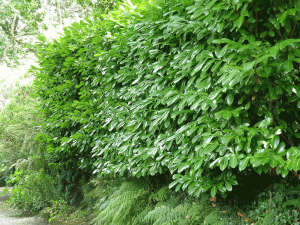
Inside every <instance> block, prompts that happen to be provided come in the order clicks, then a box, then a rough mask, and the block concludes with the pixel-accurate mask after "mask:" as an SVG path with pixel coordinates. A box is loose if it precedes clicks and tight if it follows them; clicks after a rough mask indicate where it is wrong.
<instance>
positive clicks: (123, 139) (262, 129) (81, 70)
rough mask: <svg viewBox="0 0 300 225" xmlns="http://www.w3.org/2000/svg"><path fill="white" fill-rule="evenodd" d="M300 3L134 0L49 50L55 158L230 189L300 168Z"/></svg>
mask: <svg viewBox="0 0 300 225" xmlns="http://www.w3.org/2000/svg"><path fill="white" fill-rule="evenodd" d="M299 4H300V2H299V1H275V3H274V2H273V1H251V0H240V1H233V0H232V1H231V0H226V1H219V0H213V1H211V0H209V1H208V0H195V1H189V0H178V1H173V0H172V1H171V0H165V1H157V2H155V3H153V2H151V1H149V2H143V3H142V4H140V5H139V6H138V7H135V6H134V5H133V4H131V2H130V1H127V2H126V3H125V4H124V5H123V6H122V7H120V8H119V10H117V11H115V12H112V13H110V14H108V15H103V16H99V17H94V18H92V19H86V21H81V22H80V23H74V24H73V25H72V26H71V27H68V28H65V35H64V36H63V37H61V38H60V39H59V40H55V41H54V42H53V43H52V44H48V46H47V47H46V48H41V49H40V57H39V60H40V70H39V73H38V74H37V78H36V80H35V86H36V92H37V94H38V95H39V97H40V98H41V100H42V107H41V110H42V112H43V114H44V115H45V117H46V118H47V121H46V122H45V123H44V124H43V128H44V129H45V131H46V132H47V135H40V139H41V140H44V141H47V143H48V147H47V148H48V152H49V153H50V154H51V155H52V157H53V160H54V161H56V162H58V163H60V164H66V165H67V166H69V167H72V166H80V167H81V168H82V169H84V170H87V171H90V172H91V171H93V173H97V174H99V175H101V174H111V175H121V176H122V175H125V174H128V175H131V176H135V177H138V178H139V177H143V176H147V175H156V174H163V173H171V174H172V175H173V179H174V182H172V183H171V184H170V186H169V187H170V188H173V187H175V190H176V191H178V190H179V189H183V190H188V193H189V194H190V195H195V196H200V194H201V193H202V192H206V191H210V194H211V196H215V195H216V194H217V193H220V194H221V195H222V196H226V194H227V191H231V190H232V188H233V185H237V184H238V181H237V179H236V174H237V173H239V172H240V171H256V172H257V173H258V174H261V173H262V172H265V173H267V172H269V171H270V168H276V173H277V174H281V175H282V176H283V177H285V176H287V174H288V173H289V171H292V170H295V171H298V170H299V169H300V158H299V156H300V153H299V137H300V135H299V132H298V131H299V129H298V128H299V127H298V125H299V123H300V121H299V117H298V113H297V109H298V108H299V105H300V99H299V98H300V86H299V78H298V73H299V64H298V63H299V62H300V60H299V57H300V54H299V53H300V52H299V42H300V39H294V37H297V36H298V35H299V29H298V26H299V24H298V22H297V21H298V20H299V16H300V8H299V7H300V5H299Z"/></svg>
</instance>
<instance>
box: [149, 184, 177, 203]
mask: <svg viewBox="0 0 300 225" xmlns="http://www.w3.org/2000/svg"><path fill="white" fill-rule="evenodd" d="M171 193H172V191H171V189H170V188H169V186H164V187H162V188H161V189H159V190H158V191H157V192H155V193H152V194H151V195H150V196H149V202H151V200H155V201H157V202H164V201H166V200H167V199H169V197H170V194H171Z"/></svg>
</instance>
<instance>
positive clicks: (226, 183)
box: [225, 181, 232, 191]
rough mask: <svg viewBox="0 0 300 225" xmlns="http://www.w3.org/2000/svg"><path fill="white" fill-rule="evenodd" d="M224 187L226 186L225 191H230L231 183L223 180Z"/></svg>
mask: <svg viewBox="0 0 300 225" xmlns="http://www.w3.org/2000/svg"><path fill="white" fill-rule="evenodd" d="M225 187H226V189H227V191H232V185H231V183H229V182H228V181H226V182H225Z"/></svg>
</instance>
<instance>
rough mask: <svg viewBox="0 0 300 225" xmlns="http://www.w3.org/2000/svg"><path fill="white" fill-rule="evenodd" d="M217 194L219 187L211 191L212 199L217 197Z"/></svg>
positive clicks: (214, 187)
mask: <svg viewBox="0 0 300 225" xmlns="http://www.w3.org/2000/svg"><path fill="white" fill-rule="evenodd" d="M217 192H218V188H217V186H213V187H212V189H211V191H210V195H211V197H215V196H216V194H217Z"/></svg>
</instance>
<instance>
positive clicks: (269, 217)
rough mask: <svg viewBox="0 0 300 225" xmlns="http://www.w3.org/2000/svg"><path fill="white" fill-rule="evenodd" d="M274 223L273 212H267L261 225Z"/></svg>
mask: <svg viewBox="0 0 300 225" xmlns="http://www.w3.org/2000/svg"><path fill="white" fill-rule="evenodd" d="M274 223H275V217H274V213H273V212H269V213H267V214H266V215H265V218H264V220H263V225H272V224H274Z"/></svg>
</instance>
